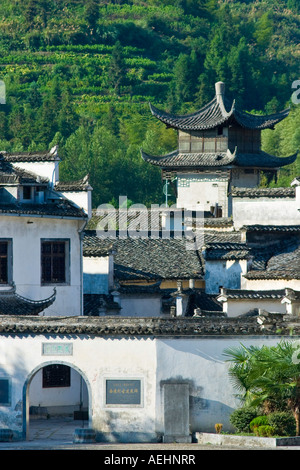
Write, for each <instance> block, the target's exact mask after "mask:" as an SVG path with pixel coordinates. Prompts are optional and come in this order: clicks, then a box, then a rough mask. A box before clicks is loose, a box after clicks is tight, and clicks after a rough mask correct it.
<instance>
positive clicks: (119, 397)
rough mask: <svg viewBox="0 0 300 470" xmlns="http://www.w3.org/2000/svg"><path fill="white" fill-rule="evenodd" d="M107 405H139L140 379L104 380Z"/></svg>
mask: <svg viewBox="0 0 300 470" xmlns="http://www.w3.org/2000/svg"><path fill="white" fill-rule="evenodd" d="M106 404H107V405H140V404H141V381H140V380H123V379H121V380H106Z"/></svg>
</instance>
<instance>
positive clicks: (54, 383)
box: [42, 364, 71, 388]
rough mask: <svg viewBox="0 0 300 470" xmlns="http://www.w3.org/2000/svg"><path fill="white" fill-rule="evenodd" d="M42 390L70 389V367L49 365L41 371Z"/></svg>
mask: <svg viewBox="0 0 300 470" xmlns="http://www.w3.org/2000/svg"><path fill="white" fill-rule="evenodd" d="M42 386H43V388H65V387H71V367H70V366H67V365H65V364H49V365H48V366H45V367H43V371H42Z"/></svg>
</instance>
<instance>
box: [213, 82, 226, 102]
mask: <svg viewBox="0 0 300 470" xmlns="http://www.w3.org/2000/svg"><path fill="white" fill-rule="evenodd" d="M215 89H216V97H217V103H223V99H224V95H225V83H223V82H217V83H215Z"/></svg>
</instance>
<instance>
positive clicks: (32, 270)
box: [0, 216, 83, 316]
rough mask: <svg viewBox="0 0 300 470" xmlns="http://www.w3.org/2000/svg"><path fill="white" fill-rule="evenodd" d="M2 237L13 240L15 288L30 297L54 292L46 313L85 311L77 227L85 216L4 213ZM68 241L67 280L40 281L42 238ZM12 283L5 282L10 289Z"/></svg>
mask: <svg viewBox="0 0 300 470" xmlns="http://www.w3.org/2000/svg"><path fill="white" fill-rule="evenodd" d="M0 223H1V238H9V239H11V240H12V278H13V282H14V283H15V285H16V292H17V293H18V294H19V295H21V296H23V297H26V298H29V299H31V300H43V299H46V298H48V297H50V296H51V295H52V294H53V289H54V287H55V288H56V300H55V302H54V303H53V304H52V305H51V306H50V307H48V309H46V310H45V314H46V315H63V316H69V315H81V314H82V274H81V273H82V267H81V241H80V235H79V232H78V230H79V229H80V227H81V225H82V223H83V222H82V220H67V219H56V218H46V217H44V218H42V217H32V216H28V217H15V216H1V221H0ZM42 239H63V240H68V241H69V248H70V251H69V254H68V282H66V283H65V284H53V285H47V286H43V285H41V240H42ZM8 287H9V286H3V287H2V288H3V289H4V288H5V289H7V288H8Z"/></svg>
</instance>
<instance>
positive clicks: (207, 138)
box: [142, 82, 296, 217]
mask: <svg viewBox="0 0 300 470" xmlns="http://www.w3.org/2000/svg"><path fill="white" fill-rule="evenodd" d="M215 89H216V94H215V97H214V99H213V100H212V101H210V102H209V103H208V104H206V105H205V106H203V107H202V108H201V109H200V110H199V111H196V112H194V113H192V114H187V115H174V114H169V113H167V112H164V111H161V110H159V109H158V108H156V107H155V106H153V105H150V109H151V112H152V114H153V116H155V117H156V118H157V119H159V120H160V121H161V122H163V123H164V124H165V125H166V126H167V127H169V128H173V129H176V130H177V131H178V148H177V149H176V150H175V151H173V152H171V153H169V154H167V155H164V156H151V155H148V154H146V153H145V152H144V151H142V157H143V159H144V160H145V161H146V162H149V163H150V164H152V165H154V166H158V167H159V168H161V170H162V176H163V178H164V179H166V180H169V181H174V180H175V178H177V188H176V193H177V194H176V196H177V207H178V208H184V209H197V208H199V210H204V211H205V212H208V213H212V214H213V215H214V216H217V217H228V216H231V214H232V207H231V206H232V202H231V195H230V193H231V189H232V188H233V187H243V188H253V187H256V186H258V185H259V182H260V174H261V172H268V173H270V172H271V173H274V174H276V173H277V171H278V169H279V168H281V167H282V166H285V165H289V164H291V163H293V162H294V161H295V159H296V155H292V156H290V157H287V158H280V157H276V156H273V155H269V154H267V153H266V152H263V151H262V150H261V131H262V130H264V129H273V128H274V126H275V125H276V124H277V123H279V122H280V121H281V120H283V119H284V118H286V117H287V116H288V114H289V110H288V109H287V110H284V111H281V112H279V113H276V114H272V115H268V116H262V115H253V114H250V113H247V112H245V111H242V110H240V109H238V107H237V106H236V104H235V102H233V103H230V101H229V100H228V99H227V98H226V96H225V85H224V83H223V82H218V83H216V84H215Z"/></svg>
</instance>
